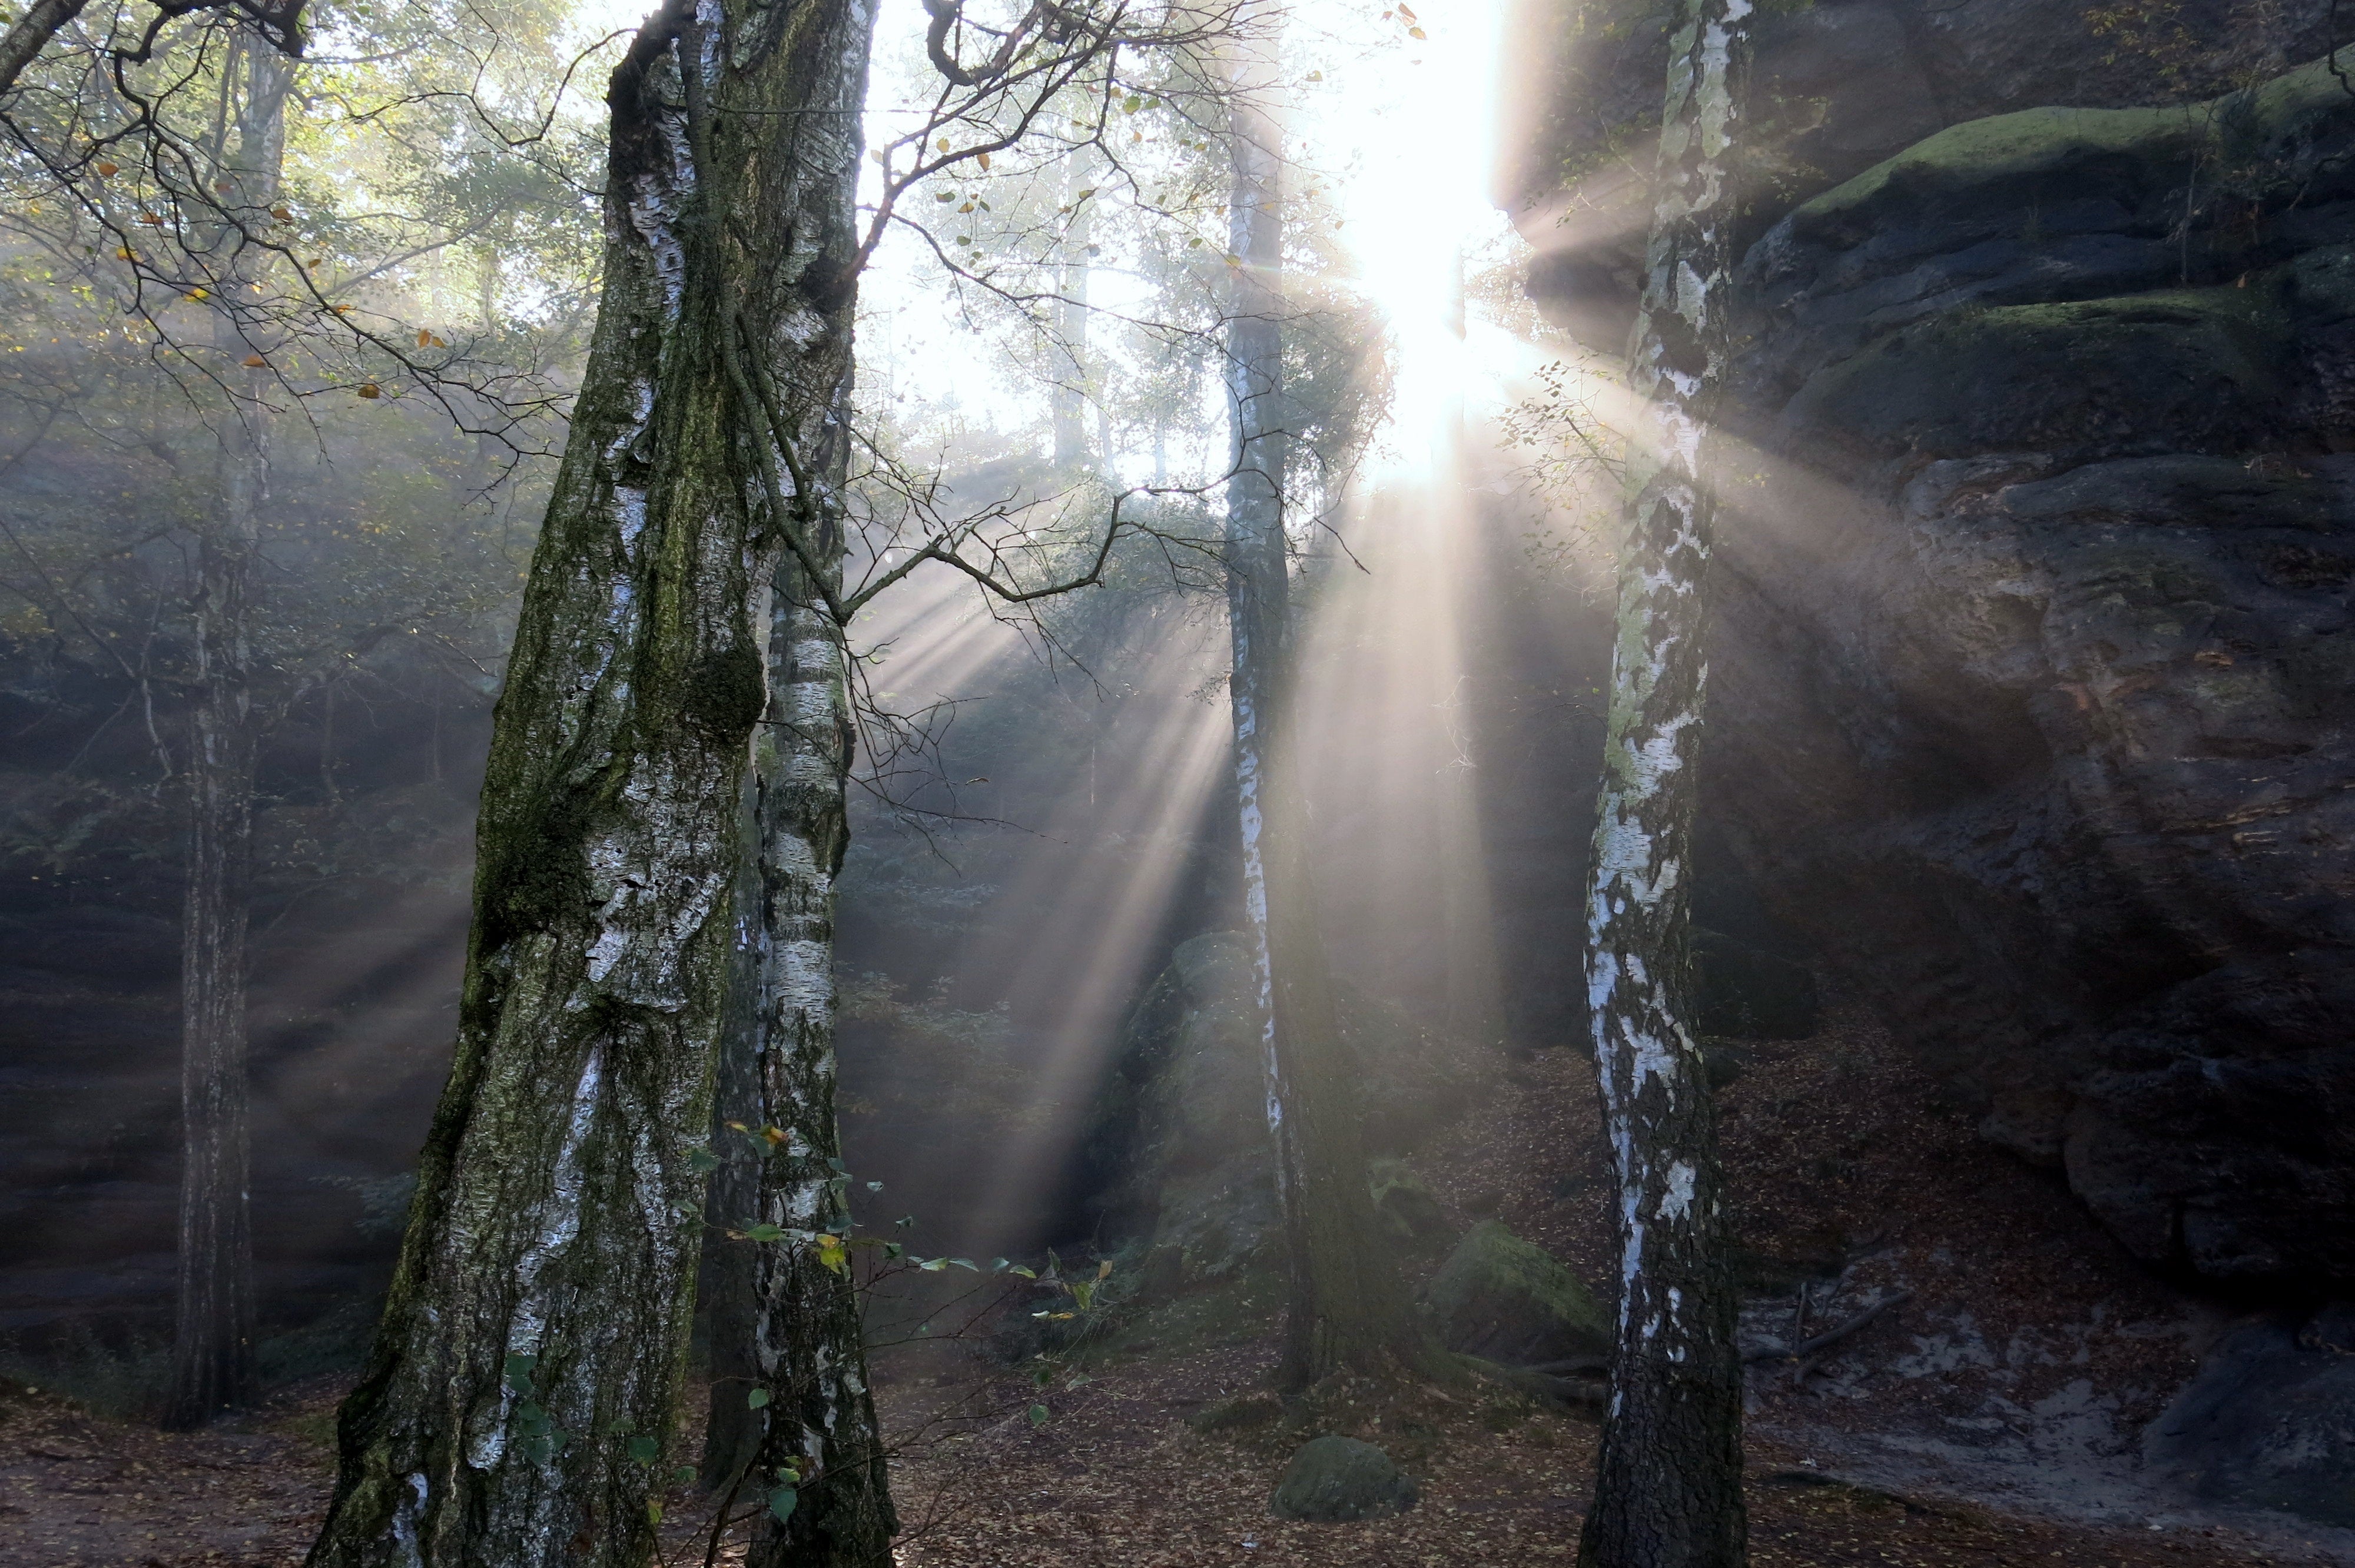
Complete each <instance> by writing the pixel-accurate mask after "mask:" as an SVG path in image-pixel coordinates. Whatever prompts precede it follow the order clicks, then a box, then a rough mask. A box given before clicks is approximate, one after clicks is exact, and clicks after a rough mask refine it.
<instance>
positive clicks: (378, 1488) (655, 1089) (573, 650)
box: [311, 0, 874, 1568]
mask: <svg viewBox="0 0 2355 1568" xmlns="http://www.w3.org/2000/svg"><path fill="white" fill-rule="evenodd" d="M873 21H874V13H873V9H872V6H871V4H869V0H813V3H811V4H807V5H796V6H791V7H788V6H785V5H778V4H773V3H770V0H700V16H699V17H698V14H697V10H696V9H695V8H694V6H693V5H691V4H690V0H672V3H670V4H668V5H665V7H664V8H663V9H662V10H661V11H660V12H658V13H657V14H656V15H655V16H653V17H652V18H650V19H649V20H648V22H647V23H646V25H645V28H644V29H643V30H642V31H641V32H640V33H639V35H638V37H637V38H636V40H635V41H634V44H633V46H632V47H631V49H630V51H629V53H628V55H627V57H626V58H624V60H623V63H622V64H621V66H620V67H618V68H617V69H615V71H614V73H613V84H612V88H611V91H610V93H609V98H608V102H609V104H610V108H611V115H612V121H611V123H612V132H611V152H610V163H609V169H608V175H607V181H606V195H605V225H606V244H605V260H604V285H603V292H602V297H601V299H600V302H599V313H598V323H597V330H596V334H595V336H594V338H593V340H592V343H591V353H590V361H589V366H588V369H587V372H586V375H585V377H584V380H583V383H582V387H581V396H580V399H579V402H578V404H577V406H576V408H575V412H574V417H573V422H572V427H571V431H570V438H569V440H568V442H567V446H566V450H565V455H564V461H563V464H562V466H561V468H560V469H559V473H558V477H557V482H556V486H555V491H554V493H553V495H552V497H551V499H550V503H549V514H548V518H547V522H546V524H545V526H544V528H543V531H542V533H541V536H540V540H539V545H538V549H537V551H536V553H535V555H534V557H533V561H532V569H531V574H530V577H529V579H528V580H527V584H526V588H525V594H524V604H523V609H522V613H521V618H520V621H519V624H518V628H517V640H516V647H515V652H514V656H513V659H512V662H511V663H510V665H509V671H508V677H507V686H506V692H505V694H503V695H502V697H501V698H500V702H499V708H498V713H497V717H496V726H495V729H494V733H493V738H492V747H491V758H490V766H489V769H488V772H487V775H486V777H485V783H484V790H483V806H482V814H481V819H480V825H479V828H478V857H479V858H478V864H477V871H476V876H475V904H474V931H473V935H472V939H471V943H470V947H469V951H468V956H467V969H466V977H465V986H464V995H463V998H462V1003H461V1013H460V1025H459V1038H458V1043H457V1051H456V1055H455V1060H454V1062H453V1067H452V1073H451V1078H450V1082H449V1085H448V1086H447V1088H446V1089H445V1090H444V1092H443V1096H442V1103H441V1106H440V1108H439V1109H438V1111H437V1113H436V1116H435V1118H434V1124H433V1128H432V1132H431V1134H430V1135H429V1138H428V1140H427V1144H426V1148H425V1151H424V1157H423V1160H422V1162H421V1167H420V1171H419V1187H418V1196H417V1200H416V1204H415V1207H414V1209H413V1210H412V1212H411V1216H410V1228H409V1232H408V1234H407V1237H406V1239H405V1241H404V1243H403V1245H402V1251H401V1258H400V1266H399V1268H398V1270H397V1272H396V1274H395V1277H394V1281H393V1287H392V1291H391V1297H390V1300H389V1304H388V1306H387V1308H386V1315H385V1319H384V1322H383V1325H382V1327H381V1328H380V1330H379V1331H378V1341H377V1345H376V1349H375V1351H374V1352H373V1354H372V1356H371V1359H370V1363H369V1366H368V1370H367V1372H366V1374H365V1376H364V1377H363V1380H362V1382H361V1383H360V1385H359V1386H358V1388H357V1390H355V1392H354V1393H353V1394H352V1396H351V1397H350V1398H349V1399H348V1400H347V1401H346V1404H345V1406H344V1411H343V1416H342V1424H341V1433H340V1445H341V1463H340V1468H339V1472H338V1475H337V1478H336V1490H335V1496H334V1499H333V1501H332V1503H331V1505H330V1510H329V1513H328V1517H327V1520H326V1523H325V1528H324V1530H323V1532H322V1534H321V1536H320V1539H319V1542H318V1543H317V1544H316V1546H314V1549H313V1552H312V1556H311V1562H312V1563H313V1564H314V1568H344V1565H346V1564H349V1565H353V1568H357V1565H360V1564H368V1565H378V1564H393V1563H402V1564H421V1565H422V1564H447V1565H451V1568H455V1565H457V1564H462V1563H463V1564H475V1563H497V1564H499V1565H500V1568H540V1565H553V1564H557V1563H564V1564H568V1565H582V1564H588V1565H597V1568H603V1565H608V1564H611V1565H613V1568H623V1565H627V1568H637V1565H638V1564H641V1563H645V1561H646V1560H647V1559H648V1558H649V1556H650V1555H651V1553H652V1551H653V1547H654V1531H653V1526H652V1521H651V1520H650V1517H649V1510H648V1499H649V1497H650V1494H651V1493H652V1492H653V1491H654V1490H655V1488H656V1486H657V1485H658V1484H659V1480H660V1478H661V1477H662V1476H663V1474H664V1472H665V1469H666V1467H667V1465H668V1464H670V1463H672V1462H674V1460H675V1456H673V1455H671V1454H670V1453H669V1452H668V1447H669V1441H668V1440H669V1437H670V1427H671V1422H672V1419H673V1414H674V1412H675V1408H676V1395H677V1388H678V1383H679V1380H680V1375H681V1372H682V1364H683V1361H684V1355H685V1351H686V1344H687V1327H688V1324H689V1320H690V1319H691V1316H692V1312H693V1303H694V1289H693V1282H694V1272H695V1267H696V1262H697V1255H698V1242H699V1231H700V1227H701V1207H702V1201H703V1196H704V1188H705V1171H706V1170H707V1169H708V1167H709V1153H708V1151H707V1149H706V1144H707V1140H708V1139H709V1135H710V1120H709V1118H710V1114H711V1097H712V1080H713V1071H714V1062H715V1055H716V1050H715V1047H716V1044H717V1041H718V1037H719V1031H720V1027H721V1019H722V1015H723V1012H724V1009H725V1001H726V998H727V992H728V985H729V976H730V968H731V956H732V949H733V948H734V945H735V944H734V933H733V929H732V921H731V919H730V915H731V912H732V900H731V878H732V876H733V874H734V873H735V870H736V867H737V865H738V863H739V862H740V860H741V853H740V847H741V833H740V832H739V818H738V812H739V790H740V788H741V781H742V777H743V769H744V768H745V765H746V760H747V758H748V755H749V752H750V749H751V748H750V745H749V742H750V740H751V736H752V733H753V731H754V728H755V726H756V725H757V723H758V721H759V719H760V718H761V716H762V712H763V710H764V708H765V706H766V705H767V701H768V694H767V690H766V681H765V678H764V677H765V671H764V657H763V654H764V650H765V644H766V641H767V637H766V630H767V628H766V627H765V625H763V624H762V620H763V618H762V617H761V616H759V615H758V614H757V613H756V606H755V602H754V601H755V598H756V594H755V589H756V588H760V587H762V586H763V585H765V583H766V582H767V580H768V577H769V572H770V568H771V564H772V563H773V560H774V559H775V558H776V557H777V555H778V550H777V545H776V541H777V539H778V538H779V536H780V535H781V534H782V532H783V529H784V528H785V527H786V526H788V525H793V526H796V527H797V528H798V530H799V532H800V534H801V535H803V536H804V537H811V538H815V537H823V536H826V535H828V534H829V533H836V534H838V532H839V529H840V525H841V524H840V516H839V507H838V503H837V502H836V501H835V500H834V499H833V497H832V493H831V492H830V491H829V490H828V489H827V488H826V482H825V480H824V477H823V474H824V467H823V465H822V464H815V462H814V458H813V454H819V453H822V452H824V451H826V450H827V448H828V445H829V443H830V442H837V443H838V441H839V440H840V433H839V430H838V427H837V424H836V418H837V411H838V409H839V407H840V404H841V400H842V398H843V397H844V395H845V383H846V380H847V375H848V371H849V355H850V329H851V306H852V299H853V291H854V287H855V270H854V267H853V252H854V250H855V243H854V237H853V234H852V222H853V211H852V205H851V204H852V200H853V196H854V191H855V185H856V181H857V178H858V160H859V156H860V141H859V128H858V116H857V113H856V112H855V111H856V106H857V105H858V102H859V101H860V98H861V95H862V93H863V90H864V81H865V75H866V61H867V50H868V40H869V37H870V36H871V33H872V29H873ZM690 107H692V111H693V112H692V113H690ZM730 334H736V335H734V336H733V337H731V335H730ZM747 364H749V365H750V366H752V367H754V368H753V369H752V371H751V376H750V377H748V376H747V374H746V371H745V366H746V365H747ZM751 379H757V380H758V381H759V382H760V383H762V385H760V386H759V387H757V388H755V387H751V386H749V384H748V383H749V381H750V380H751ZM763 403H765V404H767V405H769V408H768V409H767V410H764V409H762V408H761V407H760V405H761V404H763ZM771 414H773V418H770V417H769V416H770V415H771ZM772 427H773V429H774V431H775V434H776V436H777V437H778V438H779V440H781V442H782V444H783V447H784V448H785V452H784V454H783V456H784V459H785V465H786V467H787V468H788V469H789V470H791V471H792V474H791V478H790V479H789V480H788V481H787V482H786V483H785V486H784V488H785V492H786V494H785V496H784V498H783V500H784V503H785V505H786V506H787V507H788V509H789V510H790V512H791V513H792V514H794V515H793V516H791V517H785V516H772V515H769V511H770V508H769V504H768V503H766V502H755V501H754V500H753V499H752V498H753V497H756V496H761V495H762V494H764V493H766V492H767V490H768V489H769V488H770V487H771V486H772V485H773V480H774V472H773V469H774V465H775V463H776V462H777V461H778V457H779V454H778V453H777V452H775V451H774V450H771V449H770V448H769V447H768V446H766V445H765V444H764V443H765V442H766V440H767V439H768V433H769V431H770V429H772ZM755 431H758V432H760V433H759V434H758V435H755V434H754V432H755Z"/></svg>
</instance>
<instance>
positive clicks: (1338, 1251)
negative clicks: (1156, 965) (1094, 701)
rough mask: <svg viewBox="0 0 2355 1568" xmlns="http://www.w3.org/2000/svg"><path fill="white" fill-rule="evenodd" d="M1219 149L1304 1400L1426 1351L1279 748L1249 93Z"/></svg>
mask: <svg viewBox="0 0 2355 1568" xmlns="http://www.w3.org/2000/svg"><path fill="white" fill-rule="evenodd" d="M1230 136H1231V142H1232V150H1233V156H1234V191H1233V196H1232V197H1231V207H1230V213H1231V217H1230V226H1231V237H1230V241H1229V249H1231V252H1232V253H1233V255H1234V256H1235V257H1236V259H1237V260H1238V262H1239V263H1240V264H1239V265H1237V266H1236V267H1235V268H1234V290H1233V298H1232V301H1231V307H1230V309H1231V316H1230V322H1229V325H1228V333H1227V390H1228V408H1229V417H1230V418H1231V422H1232V435H1233V441H1232V446H1231V461H1232V464H1233V472H1232V474H1231V477H1230V478H1229V480H1228V482H1227V527H1226V542H1225V552H1226V568H1227V617H1228V625H1229V629H1230V632H1231V641H1232V645H1233V660H1234V665H1233V676H1232V681H1231V698H1232V708H1233V713H1234V726H1235V784H1236V793H1237V796H1238V799H1239V800H1240V803H1241V825H1242V857H1243V901H1244V912H1245V923H1246V925H1247V926H1248V927H1249V929H1250V933H1251V937H1252V948H1253V959H1254V962H1255V966H1256V969H1257V973H1258V980H1259V993H1260V994H1259V1004H1260V1009H1261V1027H1262V1031H1263V1042H1264V1046H1265V1051H1266V1069H1267V1114H1268V1124H1269V1128H1270V1131H1271V1133H1272V1135H1273V1146H1274V1151H1275V1164H1276V1185H1277V1191H1278V1196H1279V1198H1280V1201H1281V1202H1282V1207H1283V1213H1284V1254H1285V1261H1286V1266H1287V1268H1288V1270H1289V1273H1290V1294H1289V1298H1288V1305H1287V1309H1286V1312H1285V1319H1284V1361H1283V1364H1282V1367H1281V1369H1280V1371H1279V1372H1278V1377H1279V1380H1280V1381H1281V1382H1283V1383H1284V1384H1286V1385H1287V1386H1291V1387H1302V1386H1305V1385H1306V1384H1308V1383H1314V1382H1316V1380H1317V1379H1318V1378H1321V1377H1323V1376H1325V1375H1326V1374H1327V1373H1328V1372H1334V1371H1336V1370H1338V1369H1341V1368H1350V1369H1353V1370H1356V1371H1359V1372H1372V1373H1377V1374H1380V1373H1387V1372H1394V1371H1396V1370H1397V1369H1398V1368H1400V1367H1401V1366H1402V1365H1403V1366H1408V1367H1413V1368H1416V1369H1417V1370H1422V1369H1423V1368H1424V1367H1425V1366H1426V1364H1427V1363H1430V1362H1431V1361H1432V1351H1431V1347H1430V1344H1429V1342H1428V1340H1427V1339H1426V1337H1425V1336H1424V1335H1423V1332H1422V1330H1421V1329H1420V1326H1419V1324H1418V1323H1417V1322H1416V1320H1415V1318H1414V1316H1413V1314H1412V1311H1411V1309H1410V1308H1409V1305H1408V1302H1407V1298H1406V1292H1405V1287H1404V1286H1403V1284H1402V1282H1401V1280H1400V1279H1399V1277H1398V1273H1397V1270H1396V1269H1394V1268H1393V1267H1391V1264H1390V1261H1389V1258H1388V1256H1387V1255H1386V1253H1385V1252H1384V1250H1383V1248H1382V1247H1381V1245H1380V1241H1379V1239H1378V1236H1377V1233H1376V1230H1375V1226H1374V1212H1373V1201H1372V1198H1371V1196H1370V1195H1369V1192H1368V1190H1367V1185H1366V1156H1365V1147H1364V1139H1363V1134H1362V1130H1361V1127H1360V1118H1359V1107H1358V1096H1357V1085H1356V1072H1357V1066H1356V1063H1355V1062H1354V1060H1353V1059H1352V1055H1351V1053H1350V1051H1349V1050H1348V1045H1347V1044H1346V1043H1345V1042H1344V1041H1343V1040H1342V1038H1341V1033H1340V1026H1339V1022H1338V1020H1337V1016H1336V1012H1335V1009H1334V1004H1333V988H1332V980H1331V977H1330V974H1329V973H1328V970H1327V963H1326V955H1325V945H1324V939H1323V937H1322V936H1321V934H1320V933H1319V931H1318V915H1317V895H1316V879H1315V874H1314V871H1313V869H1312V867H1311V865H1310V863H1309V856H1308V854H1307V850H1306V842H1305V830H1306V825H1307V823H1306V811H1305V805H1304V802H1303V801H1302V800H1301V798H1300V795H1299V791H1298V786H1297V784H1296V782H1295V776H1296V768H1295V759H1294V758H1293V757H1292V756H1291V755H1290V754H1289V751H1288V748H1287V744H1286V743H1287V737H1288V735H1289V734H1290V730H1291V726H1289V725H1288V724H1286V723H1285V721H1284V711H1285V708H1286V706H1287V705H1288V704H1289V702H1290V700H1291V695H1292V692H1293V690H1294V687H1295V682H1294V679H1293V671H1292V628H1291V618H1290V589H1289V578H1288V576H1287V557H1288V552H1287V551H1286V549H1285V545H1284V464H1285V461H1286V458H1287V450H1286V449H1287V446H1288V441H1287V438H1286V436H1285V434H1284V415H1283V408H1284V384H1283V383H1284V367H1283V354H1284V343H1283V316H1284V295H1283V291H1282V288H1281V286H1280V284H1281V279H1282V275H1283V268H1284V249H1283V218H1282V211H1281V205H1280V204H1281V199H1282V192H1281V183H1282V162H1281V155H1280V144H1279V140H1278V138H1279V132H1278V129H1277V127H1276V125H1275V123H1274V122H1273V120H1272V119H1271V118H1270V117H1269V116H1268V115H1267V114H1266V113H1265V112H1263V111H1261V110H1260V109H1258V108H1257V107H1256V106H1255V104H1254V103H1253V102H1252V95H1251V93H1250V91H1249V90H1242V91H1240V92H1238V94H1237V97H1236V101H1235V104H1234V108H1233V111H1232V118H1231V126H1230Z"/></svg>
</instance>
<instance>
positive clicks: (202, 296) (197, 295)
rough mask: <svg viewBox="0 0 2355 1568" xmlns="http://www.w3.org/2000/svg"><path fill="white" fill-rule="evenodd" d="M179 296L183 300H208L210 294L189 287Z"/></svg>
mask: <svg viewBox="0 0 2355 1568" xmlns="http://www.w3.org/2000/svg"><path fill="white" fill-rule="evenodd" d="M180 298H182V299H184V300H208V299H211V298H212V295H211V293H210V292H209V291H206V290H203V289H190V290H189V291H187V292H186V293H185V294H183V295H181V296H180Z"/></svg>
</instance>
